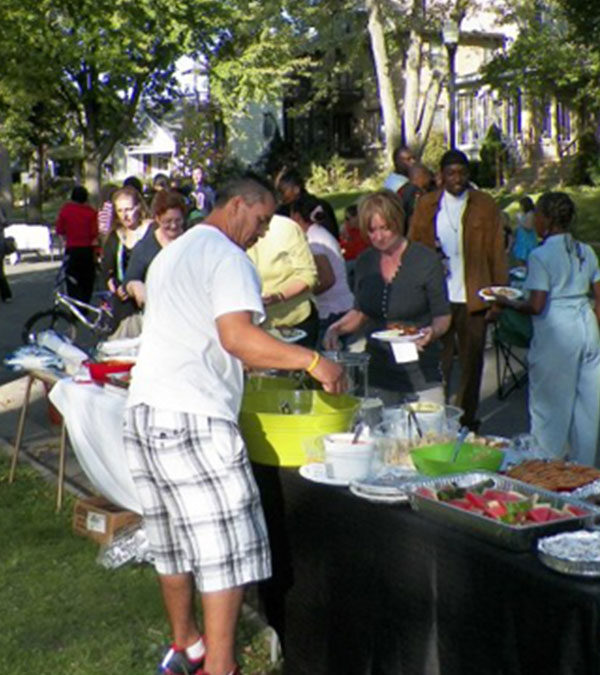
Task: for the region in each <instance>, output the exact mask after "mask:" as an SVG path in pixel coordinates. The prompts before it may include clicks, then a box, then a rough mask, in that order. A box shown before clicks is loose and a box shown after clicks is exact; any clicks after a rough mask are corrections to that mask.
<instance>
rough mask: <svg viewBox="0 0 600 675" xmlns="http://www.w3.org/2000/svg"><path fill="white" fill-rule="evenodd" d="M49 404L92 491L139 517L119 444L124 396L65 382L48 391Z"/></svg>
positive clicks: (129, 474)
mask: <svg viewBox="0 0 600 675" xmlns="http://www.w3.org/2000/svg"><path fill="white" fill-rule="evenodd" d="M50 400H51V401H52V403H53V404H54V405H55V406H56V407H57V408H58V410H59V411H60V413H61V415H62V416H63V417H64V419H65V422H66V425H67V431H68V432H69V439H70V441H71V445H72V447H73V450H74V451H75V454H76V455H77V460H78V462H79V464H80V466H81V468H82V469H83V470H84V471H85V473H86V474H87V476H88V478H89V479H90V481H91V482H92V484H93V485H94V487H95V488H96V489H97V490H98V491H99V492H100V493H101V494H103V495H104V496H105V497H106V498H107V499H109V500H110V501H111V502H114V503H115V504H118V505H120V506H122V507H124V508H126V509H128V510H130V511H135V512H136V513H141V512H142V507H141V505H140V503H139V500H138V497H137V493H136V490H135V486H134V484H133V478H132V477H131V473H130V472H129V467H128V466H127V461H126V459H125V450H124V449H123V441H122V421H123V411H124V409H125V401H126V392H125V391H123V392H120V391H118V390H117V391H114V390H111V389H109V388H103V387H100V386H98V385H96V384H83V383H77V382H74V381H73V380H72V379H70V378H65V379H63V380H61V381H60V382H57V383H56V384H55V385H54V387H52V390H51V392H50Z"/></svg>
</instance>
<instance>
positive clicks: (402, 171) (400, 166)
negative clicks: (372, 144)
mask: <svg viewBox="0 0 600 675" xmlns="http://www.w3.org/2000/svg"><path fill="white" fill-rule="evenodd" d="M392 161H393V162H394V171H393V172H392V173H390V174H389V175H388V177H387V178H386V179H385V181H384V183H383V187H384V188H385V189H386V190H391V191H392V192H396V193H398V191H399V190H400V189H401V188H403V187H404V186H405V185H407V184H408V174H409V172H410V167H411V166H412V165H413V164H414V163H415V162H416V161H417V160H416V158H415V156H414V154H413V151H412V150H411V149H410V148H409V147H408V146H406V145H401V146H399V147H397V148H396V149H395V150H394V154H393V155H392Z"/></svg>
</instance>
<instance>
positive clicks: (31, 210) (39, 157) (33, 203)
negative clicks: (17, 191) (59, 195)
mask: <svg viewBox="0 0 600 675" xmlns="http://www.w3.org/2000/svg"><path fill="white" fill-rule="evenodd" d="M29 167H30V168H29V180H28V181H27V183H28V193H29V198H28V201H27V204H26V207H25V208H26V214H27V220H28V221H30V222H34V223H39V222H41V221H42V202H43V185H44V151H43V148H41V147H38V148H36V151H35V157H34V159H32V161H31V162H30V164H29Z"/></svg>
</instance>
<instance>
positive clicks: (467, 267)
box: [409, 150, 508, 429]
mask: <svg viewBox="0 0 600 675" xmlns="http://www.w3.org/2000/svg"><path fill="white" fill-rule="evenodd" d="M441 172H442V190H438V191H436V192H431V193H428V194H426V195H423V196H422V197H421V198H420V199H419V201H418V203H417V206H416V208H415V212H414V214H413V217H412V220H411V225H410V235H409V236H410V238H411V239H412V240H414V241H419V242H421V243H422V244H425V245H427V246H430V247H431V248H435V249H437V250H438V251H439V252H440V255H442V257H443V259H444V261H445V264H446V268H447V277H446V283H447V288H448V299H449V300H450V308H451V312H452V323H451V325H450V329H449V330H448V332H447V333H446V334H445V335H444V336H443V338H442V343H443V346H444V348H443V353H442V359H441V362H442V369H443V374H444V381H445V384H446V388H448V386H449V383H450V377H451V373H452V365H453V359H454V354H455V351H456V352H458V359H459V362H460V382H459V386H458V393H457V396H456V404H457V405H458V406H460V407H461V408H463V410H464V411H465V412H464V415H463V418H462V422H463V424H465V425H466V426H468V427H469V428H471V429H477V427H478V426H479V421H478V420H477V418H476V413H477V408H478V406H479V390H480V387H481V375H482V371H483V356H484V347H485V332H486V314H487V310H488V309H489V304H487V303H486V302H484V301H483V300H482V299H481V297H480V296H479V290H480V289H481V288H484V287H486V286H498V285H503V284H506V283H507V280H508V266H507V260H506V250H505V247H504V230H503V226H502V219H501V217H500V209H499V208H498V206H497V205H496V203H495V202H494V200H493V198H492V197H491V196H490V195H488V194H487V193H485V192H482V191H481V190H475V189H473V188H472V186H471V185H470V183H469V162H468V160H467V157H466V155H465V154H464V153H463V152H461V151H460V150H449V151H448V152H446V153H445V154H444V156H443V157H442V161H441Z"/></svg>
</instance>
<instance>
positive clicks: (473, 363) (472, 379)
mask: <svg viewBox="0 0 600 675" xmlns="http://www.w3.org/2000/svg"><path fill="white" fill-rule="evenodd" d="M450 307H451V311H452V323H451V324H450V328H449V330H448V332H447V333H446V334H445V335H443V336H442V338H441V342H442V346H443V348H442V355H441V359H440V360H441V364H442V373H443V375H444V384H445V387H446V394H447V393H448V392H447V389H448V386H449V384H450V378H451V375H452V365H453V361H454V355H455V353H457V352H458V362H459V364H460V381H459V385H458V393H457V396H456V405H457V406H459V407H460V408H462V409H463V410H464V411H465V414H464V416H463V418H462V420H461V421H462V423H463V424H464V425H466V426H468V427H469V428H475V427H476V426H477V421H476V415H477V408H478V407H479V390H480V388H481V374H482V372H483V357H484V348H485V331H486V327H487V323H486V320H485V311H483V312H473V313H470V312H469V311H468V310H467V305H466V303H462V302H461V303H455V302H453V303H451V305H450Z"/></svg>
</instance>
